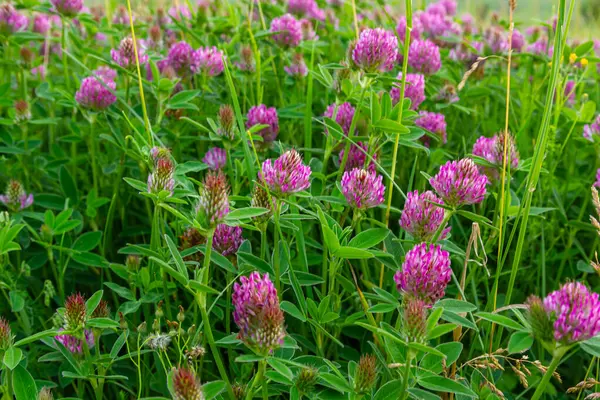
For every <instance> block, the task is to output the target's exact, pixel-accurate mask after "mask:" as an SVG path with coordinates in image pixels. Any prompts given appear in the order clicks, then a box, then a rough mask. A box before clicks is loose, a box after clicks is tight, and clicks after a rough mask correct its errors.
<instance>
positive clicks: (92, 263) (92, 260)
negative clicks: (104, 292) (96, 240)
mask: <svg viewBox="0 0 600 400" xmlns="http://www.w3.org/2000/svg"><path fill="white" fill-rule="evenodd" d="M76 222H79V221H76ZM73 260H75V261H77V262H78V263H79V264H83V265H87V266H88V267H104V266H106V265H107V264H108V262H107V261H106V259H105V258H104V257H102V256H100V255H98V254H94V253H90V252H83V253H77V254H73Z"/></svg>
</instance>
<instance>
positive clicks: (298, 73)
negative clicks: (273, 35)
mask: <svg viewBox="0 0 600 400" xmlns="http://www.w3.org/2000/svg"><path fill="white" fill-rule="evenodd" d="M283 69H284V70H285V72H286V74H288V75H289V76H291V77H294V78H299V79H301V78H304V77H305V76H306V75H308V68H307V67H306V63H305V62H304V57H303V56H302V53H296V54H294V56H293V57H292V62H291V64H290V65H286V66H285V67H283Z"/></svg>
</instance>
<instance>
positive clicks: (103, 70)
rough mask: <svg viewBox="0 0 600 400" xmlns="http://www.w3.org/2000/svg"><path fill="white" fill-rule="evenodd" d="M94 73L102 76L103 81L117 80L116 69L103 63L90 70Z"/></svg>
mask: <svg viewBox="0 0 600 400" xmlns="http://www.w3.org/2000/svg"><path fill="white" fill-rule="evenodd" d="M92 72H93V74H94V75H96V76H98V77H100V78H102V79H103V80H104V81H105V82H108V81H113V82H115V81H116V80H117V71H115V70H114V69H112V68H110V67H107V66H106V65H103V66H101V67H98V68H96V69H95V70H93V71H92Z"/></svg>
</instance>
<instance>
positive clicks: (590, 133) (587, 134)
mask: <svg viewBox="0 0 600 400" xmlns="http://www.w3.org/2000/svg"><path fill="white" fill-rule="evenodd" d="M594 135H600V115H598V116H596V119H595V120H594V122H592V123H591V124H587V125H585V126H584V127H583V137H584V138H586V139H587V140H589V141H590V142H593V141H594Z"/></svg>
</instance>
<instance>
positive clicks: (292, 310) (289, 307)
mask: <svg viewBox="0 0 600 400" xmlns="http://www.w3.org/2000/svg"><path fill="white" fill-rule="evenodd" d="M280 307H281V309H282V310H283V311H285V312H286V313H288V314H290V315H291V316H292V317H294V318H296V319H299V320H300V321H302V322H306V318H305V317H304V315H303V314H302V312H301V311H300V310H299V309H298V307H296V305H295V304H294V303H290V302H289V301H282V302H281V305H280Z"/></svg>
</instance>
